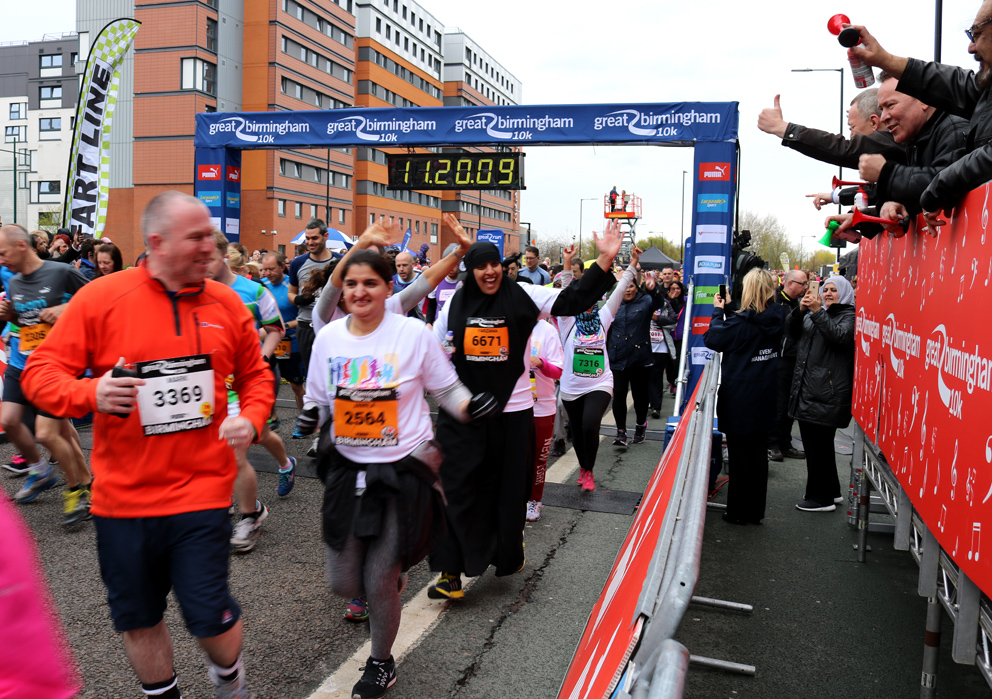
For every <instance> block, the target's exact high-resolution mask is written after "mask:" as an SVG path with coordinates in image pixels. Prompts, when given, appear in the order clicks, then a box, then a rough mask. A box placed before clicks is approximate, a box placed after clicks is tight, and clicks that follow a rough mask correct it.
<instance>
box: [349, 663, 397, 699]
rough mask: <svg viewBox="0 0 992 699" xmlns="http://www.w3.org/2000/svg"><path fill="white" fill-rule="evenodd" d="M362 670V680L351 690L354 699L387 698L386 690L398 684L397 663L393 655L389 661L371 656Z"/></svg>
mask: <svg viewBox="0 0 992 699" xmlns="http://www.w3.org/2000/svg"><path fill="white" fill-rule="evenodd" d="M362 670H363V673H362V679H360V680H358V684H356V685H355V686H354V688H352V690H351V697H352V699H378V697H383V696H386V690H387V689H389V688H390V687H392V686H393V685H394V684H396V662H395V661H394V660H393V656H391V655H390V656H389V659H388V660H376V659H375V658H373V657H372V656H369V659H368V660H366V661H365V665H364V666H363V667H362Z"/></svg>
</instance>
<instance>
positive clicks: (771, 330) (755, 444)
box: [703, 269, 787, 524]
mask: <svg viewBox="0 0 992 699" xmlns="http://www.w3.org/2000/svg"><path fill="white" fill-rule="evenodd" d="M741 286H742V287H743V288H742V293H741V302H740V306H741V310H739V311H737V312H736V313H731V314H730V315H729V316H727V315H726V311H725V308H724V307H725V305H726V303H727V299H725V298H723V296H721V295H720V294H717V295H716V296H715V297H714V299H713V319H712V320H711V321H710V327H709V330H707V331H706V334H705V335H704V336H703V342H704V343H705V345H706V346H707V347H708V348H710V349H711V350H715V351H717V352H722V353H723V362H722V373H723V379H722V382H721V384H720V392H719V395H718V399H717V400H718V402H717V418H718V419H719V428H720V431H721V432H723V433H724V434H725V435H727V451H728V453H729V456H730V463H731V465H732V467H733V470H732V472H731V479H730V487H729V490H728V492H727V511H726V513H724V515H723V519H724V520H725V521H727V522H730V523H731V524H748V523H750V524H761V520H762V518H764V516H765V499H766V493H767V489H768V451H767V444H768V426H769V425H770V424H771V423H772V420H773V419H774V417H775V385H776V377H777V375H778V358H779V350H780V348H781V346H782V333H783V331H784V329H785V320H786V312H787V311H786V309H785V308H784V307H783V306H781V305H780V304H777V303H775V302H774V301H773V298H774V296H775V282H774V280H773V279H772V276H771V275H770V274H769V273H768V272H766V271H765V270H763V269H752V270H751V271H750V272H748V273H747V275H746V276H745V277H744V282H743V284H742V285H741Z"/></svg>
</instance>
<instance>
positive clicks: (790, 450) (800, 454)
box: [782, 447, 806, 459]
mask: <svg viewBox="0 0 992 699" xmlns="http://www.w3.org/2000/svg"><path fill="white" fill-rule="evenodd" d="M782 456H784V457H785V458H787V459H805V458H806V452H804V451H799V450H798V449H796V448H795V447H786V448H785V449H783V450H782Z"/></svg>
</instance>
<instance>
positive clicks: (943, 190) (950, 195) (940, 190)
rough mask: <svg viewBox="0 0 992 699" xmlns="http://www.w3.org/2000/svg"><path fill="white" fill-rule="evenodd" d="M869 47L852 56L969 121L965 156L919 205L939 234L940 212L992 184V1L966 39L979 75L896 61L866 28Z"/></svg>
mask: <svg viewBox="0 0 992 699" xmlns="http://www.w3.org/2000/svg"><path fill="white" fill-rule="evenodd" d="M856 29H857V30H858V31H859V32H860V33H861V42H862V45H863V47H864V48H860V47H859V48H854V49H852V52H853V53H854V54H855V55H857V56H858V58H860V59H861V60H863V61H864V62H865V63H867V64H868V65H872V66H878V67H880V68H883V69H884V70H885V71H887V72H888V73H890V74H891V75H894V76H895V77H897V78H899V89H900V90H901V91H903V92H905V93H907V94H909V95H913V96H914V97H919V98H921V99H926V100H927V102H928V103H930V104H933V105H935V106H937V107H939V108H941V109H945V110H947V111H948V112H950V113H951V114H956V115H959V116H961V117H965V118H968V119H970V123H969V129H968V134H967V143H966V146H965V153H966V155H964V156H963V157H960V158H959V159H958V160H957V161H956V162H954V163H953V164H951V165H949V166H948V167H947V168H945V169H943V170H942V171H941V172H940V173H939V174H937V176H936V177H934V178H933V180H932V181H931V182H930V184H929V186H928V187H927V188H926V189H925V190H924V192H923V194H922V196H921V198H920V205H921V206H922V208H923V211H924V217H925V218H926V220H927V224H928V225H929V226H930V227H931V230H934V227H935V226H940V225H942V224H943V223H944V221H941V220H940V212H941V211H942V210H943V211H949V210H950V209H951V208H953V207H954V205H955V204H956V203H957V201H958V199H960V198H961V197H962V196H963V195H964V194H966V193H967V192H968V191H969V190H971V189H974V188H975V187H977V186H978V185H980V184H982V183H984V182H987V181H988V180H989V179H992V100H989V88H990V87H992V0H986V2H983V3H982V6H981V7H980V8H979V10H978V14H977V15H976V16H975V23H974V24H973V25H972V26H971V28H970V29H968V30H967V31H966V32H965V34H967V36H968V40H969V44H968V52H969V53H971V54H972V55H974V56H975V60H976V61H978V64H979V70H978V72H977V73H975V72H972V71H968V70H964V69H963V68H958V67H955V66H948V65H942V64H940V63H927V62H924V61H920V60H918V59H915V58H904V57H901V56H894V55H892V54H891V53H889V52H888V51H886V50H885V49H883V48H882V47H881V45H879V43H878V41H877V40H876V39H875V37H873V36H872V35H871V34H869V33H868V31H867V30H866V29H865V28H864V27H860V26H859V27H856Z"/></svg>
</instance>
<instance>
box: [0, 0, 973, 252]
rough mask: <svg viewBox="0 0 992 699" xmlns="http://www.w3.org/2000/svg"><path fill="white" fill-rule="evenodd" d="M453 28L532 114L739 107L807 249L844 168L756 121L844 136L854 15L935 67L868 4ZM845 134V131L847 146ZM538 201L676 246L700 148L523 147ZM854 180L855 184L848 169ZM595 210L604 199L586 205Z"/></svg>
mask: <svg viewBox="0 0 992 699" xmlns="http://www.w3.org/2000/svg"><path fill="white" fill-rule="evenodd" d="M421 4H422V6H423V7H424V8H425V9H426V10H427V11H428V12H430V13H431V14H433V15H434V16H435V17H436V18H437V19H438V20H439V21H441V22H442V23H444V24H445V26H449V27H459V28H461V29H462V30H463V31H465V32H466V33H467V34H468V35H469V36H470V37H472V39H473V40H474V41H475V42H476V43H478V44H479V45H480V46H481V47H483V49H484V50H486V51H487V52H488V53H489V54H490V55H491V56H493V57H494V58H495V59H496V60H497V61H499V62H500V63H501V64H502V65H503V67H504V68H506V69H507V70H509V72H511V73H512V74H513V75H515V76H516V77H517V78H518V79H519V80H520V81H521V82H522V83H523V100H522V102H523V103H524V104H580V103H615V102H691V101H699V102H707V101H712V102H730V101H736V102H739V103H740V124H741V125H740V133H739V138H740V144H741V159H742V160H741V168H740V172H739V178H740V206H741V209H743V210H749V211H754V212H756V213H757V214H759V215H762V216H763V215H766V214H774V215H775V216H776V217H777V218H778V219H779V221H780V222H782V223H783V224H784V225H785V227H786V230H787V232H788V234H789V235H790V236H791V237H792V238H793V239H794V240H795V241H796V242H797V243H798V242H800V241H801V240H802V242H803V244H804V245H805V246H807V247H808V246H810V245H813V241H812V240H810V238H811V237H815V238H819V237H820V236H821V235H822V234H823V220H824V217H825V216H824V214H822V213H820V212H817V211H816V210H815V209H814V208H813V206H812V204H811V203H810V202H809V200H808V199H806V198H805V195H806V194H811V193H814V192H825V191H828V190H829V189H830V183H831V178H832V177H833V176H834V175H835V174H836V173H837V168H836V167H834V166H831V165H826V164H824V163H819V162H817V161H814V160H811V159H809V158H806V157H804V156H802V155H800V154H798V153H796V152H795V151H793V150H791V149H788V148H785V147H783V146H782V145H781V141H780V139H778V138H776V137H775V136H772V135H769V134H765V133H762V132H761V131H759V130H758V128H757V126H756V124H757V119H758V114H759V112H760V111H761V110H762V109H763V108H765V107H770V106H772V100H773V98H774V96H775V95H776V94H781V95H782V98H781V104H782V111H783V115H784V117H785V119H786V121H790V122H793V123H798V124H803V125H805V126H809V127H814V128H820V129H825V130H829V131H833V132H836V131H838V130H839V128H840V77H839V74H838V73H837V72H835V71H833V72H822V73H793V72H791V71H792V70H793V69H802V68H833V69H836V68H841V67H843V68H844V69H845V70H844V109H845V112H846V109H847V104H848V103H849V102H850V101H851V99H852V98H853V97H854V95H855V94H856V89H855V87H854V81H853V79H852V78H851V72H850V66H849V65H848V63H847V56H846V53H845V50H844V49H843V48H842V47H841V46H840V45H839V44H838V43H837V39H836V37H834V36H833V35H831V34H830V33H828V31H827V28H826V25H827V20H828V19H829V18H830V17H831V16H832V15H833V14H835V13H838V12H842V13H844V14H847V15H848V16H849V17H850V18H851V20H852V21H853V22H854V23H857V24H863V25H865V26H866V27H867V28H868V29H869V30H870V31H871V32H872V34H873V35H874V36H875V37H876V38H877V39H878V40H879V42H880V43H881V44H882V46H883V47H885V48H886V49H887V50H889V51H891V52H892V53H895V54H897V55H902V56H914V57H917V58H922V59H932V58H933V54H934V24H935V22H934V19H935V18H934V14H935V12H934V7H935V5H934V1H933V0H930V1H929V2H923V1H921V0H904V1H903V2H901V3H895V4H894V3H891V2H885V3H883V2H879V1H878V0H862V2H859V3H856V4H854V5H853V6H851V7H844V6H843V5H837V6H833V5H826V4H825V5H823V6H820V5H819V3H801V2H795V0H789V1H780V0H770V1H769V0H766V1H765V2H762V3H744V2H740V0H705V2H686V3H678V4H676V3H665V4H661V3H658V2H657V0H650V1H649V0H614V1H613V2H610V3H603V2H590V1H589V0H572V1H571V2H568V3H561V2H534V1H533V0H501V1H500V2H499V3H467V2H465V1H464V0H423V1H422V2H421ZM980 5H981V2H980V0H967V1H965V0H945V1H944V3H943V32H942V36H943V42H942V43H943V46H942V56H941V58H942V62H944V63H949V64H953V65H959V66H964V67H966V68H968V69H972V68H974V67H975V66H976V63H975V62H974V59H973V58H972V57H971V56H970V55H968V53H967V46H968V43H967V39H966V38H965V36H964V32H963V30H964V29H967V28H968V27H970V26H971V24H972V22H973V21H974V19H975V15H976V13H977V11H978V8H979V7H980ZM74 18H75V0H46V1H45V2H44V3H15V4H12V6H11V7H7V8H5V9H4V21H3V22H2V23H0V42H4V41H18V40H32V41H34V40H39V39H41V37H42V35H43V34H46V33H57V32H65V31H72V30H73V29H74V27H75V19H74ZM846 129H847V126H846V121H845V124H844V130H845V134H846ZM526 152H527V156H526V170H525V172H526V184H527V189H526V191H525V192H523V194H522V196H521V216H520V218H521V220H522V221H528V222H530V223H531V225H532V228H533V230H534V231H536V232H537V234H538V241H540V237H541V235H542V234H546V235H549V236H553V237H562V236H572V237H577V234H578V229H579V222H580V207H582V209H581V211H582V224H583V225H582V228H583V236H584V237H588V235H589V233H590V232H591V231H593V230H602V227H603V218H602V213H601V212H602V208H601V205H600V203H599V200H600V198H601V197H602V196H603V195H604V194H606V193H607V192H608V191H609V190H610V188H611V187H612V186H614V185H615V186H616V187H617V189H618V190H620V189H626V190H627V191H628V192H633V193H635V194H637V195H638V196H640V197H641V198H642V200H643V218H642V219H641V220H640V221H639V222H638V223H637V228H636V232H637V235H638V237H646V236H647V235H648V233H654V234H659V233H660V234H663V235H665V236H666V237H667V238H668V239H669V240H673V241H677V240H678V238H679V231H680V228H681V227H682V223H681V219H682V171H683V170H687V171H689V173H690V174H689V175H687V176H686V177H685V181H686V188H687V192H686V197H685V201H686V202H687V204H686V207H685V227H684V230H685V233H686V234H688V232H689V225H690V223H689V222H690V220H691V209H690V203H689V202H690V199H691V187H692V163H693V160H692V149H691V148H665V147H650V146H644V147H631V146H628V147H623V146H610V147H593V146H583V147H578V146H577V147H543V148H542V147H532V148H528V149H526ZM844 172H845V177H847V178H850V179H855V178H856V172H854V171H853V170H845V171H844ZM590 198H595V199H596V200H597V201H586V202H581V200H582V199H590Z"/></svg>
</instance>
